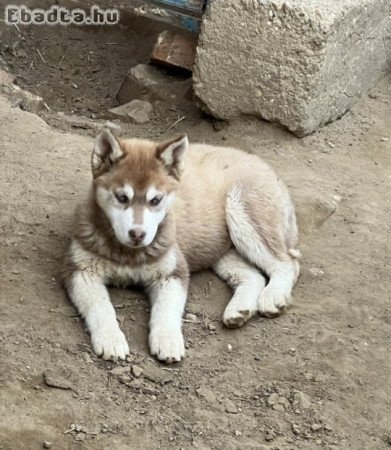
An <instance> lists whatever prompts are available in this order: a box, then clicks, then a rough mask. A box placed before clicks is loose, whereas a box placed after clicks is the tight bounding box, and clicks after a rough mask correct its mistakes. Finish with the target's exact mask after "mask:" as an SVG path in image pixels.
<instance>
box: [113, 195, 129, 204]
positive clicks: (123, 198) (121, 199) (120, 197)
mask: <svg viewBox="0 0 391 450" xmlns="http://www.w3.org/2000/svg"><path fill="white" fill-rule="evenodd" d="M115 198H116V199H117V200H118V201H119V202H120V203H126V202H127V201H128V200H129V199H128V196H127V195H126V194H115Z"/></svg>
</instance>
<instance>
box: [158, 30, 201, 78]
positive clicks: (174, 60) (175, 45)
mask: <svg viewBox="0 0 391 450" xmlns="http://www.w3.org/2000/svg"><path fill="white" fill-rule="evenodd" d="M196 48H197V38H196V37H195V36H193V35H189V34H184V33H179V32H175V31H171V30H164V31H162V32H161V33H160V34H159V36H158V38H157V41H156V44H155V46H154V48H153V50H152V55H151V61H152V62H153V63H154V64H157V65H164V66H169V67H174V68H181V69H186V70H189V71H192V70H193V65H194V60H195V53H196Z"/></svg>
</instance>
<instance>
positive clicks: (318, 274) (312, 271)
mask: <svg viewBox="0 0 391 450" xmlns="http://www.w3.org/2000/svg"><path fill="white" fill-rule="evenodd" d="M309 272H310V274H311V275H312V276H313V277H321V276H322V275H324V272H323V270H322V269H318V268H317V267H311V268H310V270H309Z"/></svg>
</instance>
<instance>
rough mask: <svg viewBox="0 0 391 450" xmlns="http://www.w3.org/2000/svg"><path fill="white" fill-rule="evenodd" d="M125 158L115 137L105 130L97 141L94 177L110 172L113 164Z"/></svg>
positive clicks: (93, 168)
mask: <svg viewBox="0 0 391 450" xmlns="http://www.w3.org/2000/svg"><path fill="white" fill-rule="evenodd" d="M122 156H123V150H122V149H121V146H120V144H119V142H118V140H117V138H116V137H115V136H113V134H112V133H111V131H110V130H109V129H108V128H105V129H104V130H103V131H102V132H101V133H100V134H99V135H98V136H97V138H96V139H95V143H94V150H93V151H92V157H91V167H92V174H93V176H94V177H97V176H99V175H100V174H102V173H103V172H105V171H107V170H109V168H110V166H111V164H113V163H114V162H115V161H117V160H118V159H120V158H121V157H122Z"/></svg>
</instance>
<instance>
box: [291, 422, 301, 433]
mask: <svg viewBox="0 0 391 450" xmlns="http://www.w3.org/2000/svg"><path fill="white" fill-rule="evenodd" d="M292 432H293V433H294V434H300V433H301V430H300V427H299V425H297V424H295V423H293V424H292Z"/></svg>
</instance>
